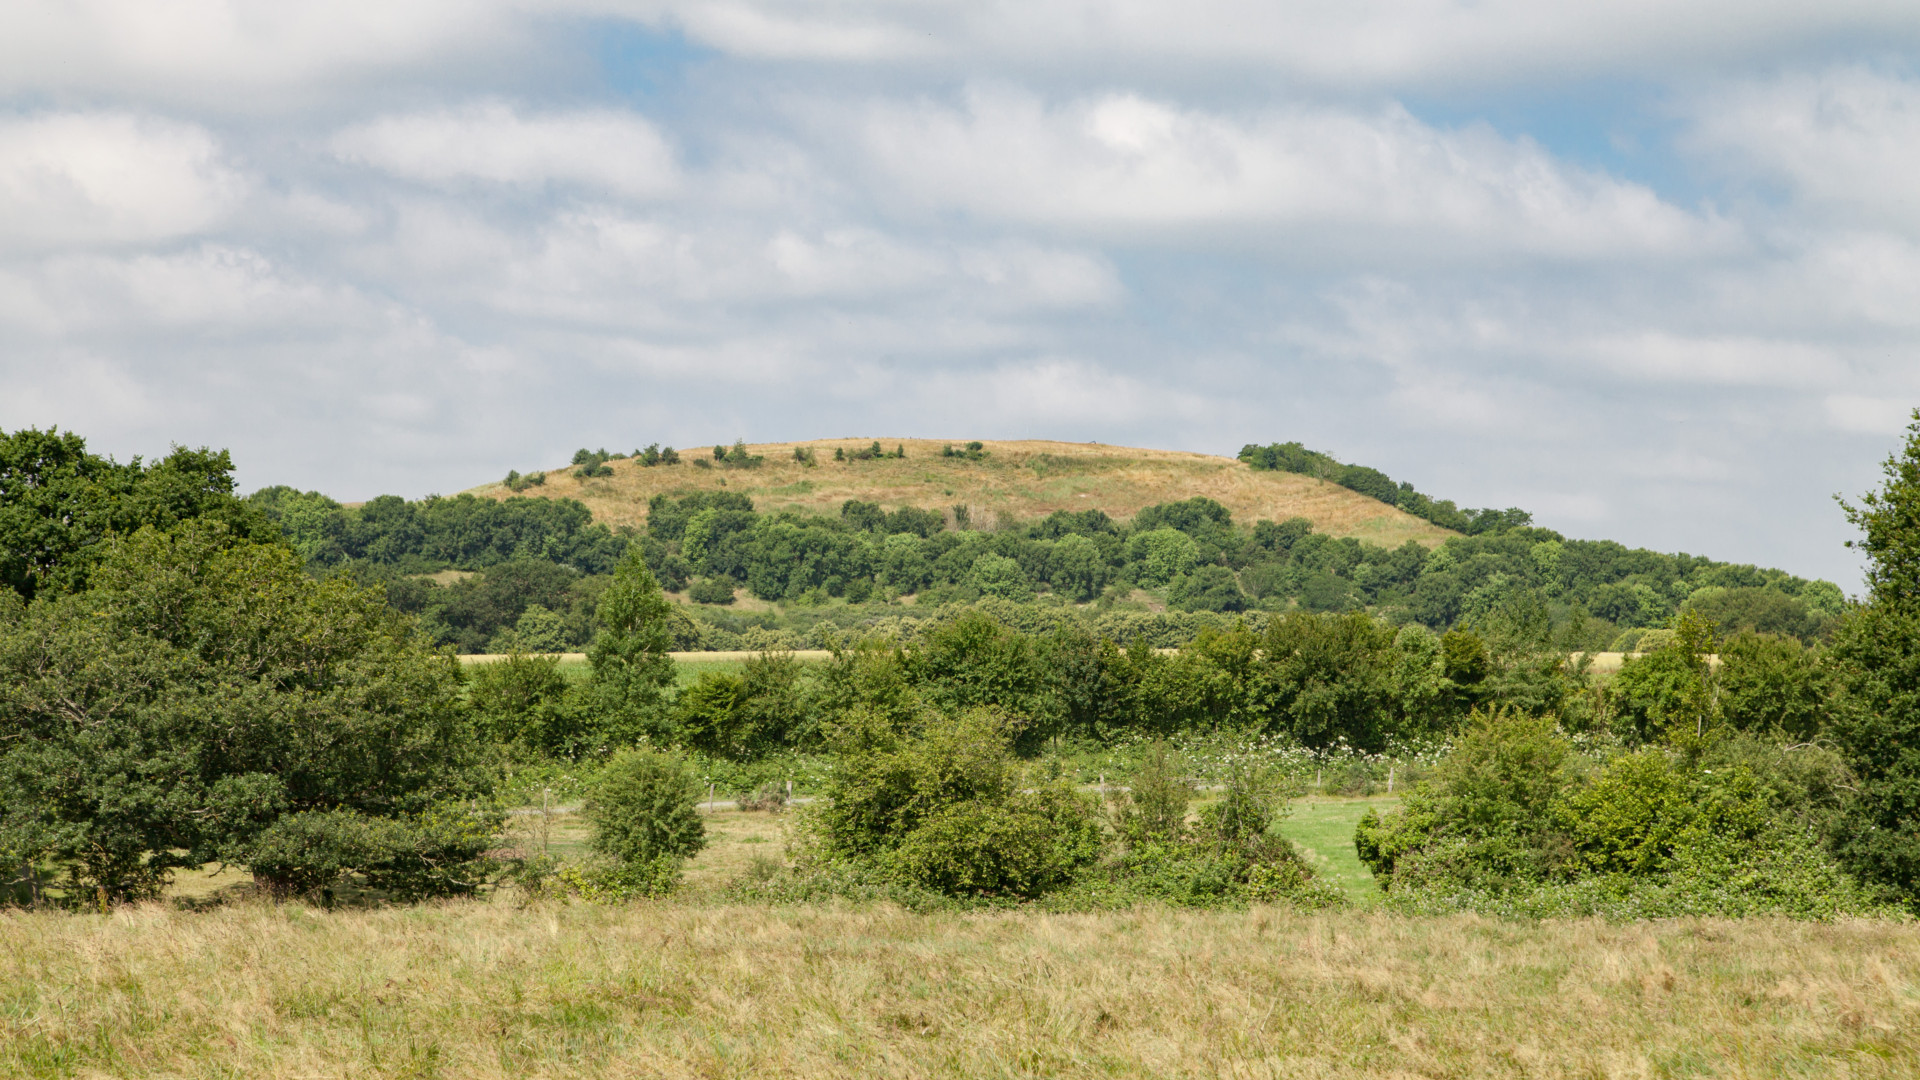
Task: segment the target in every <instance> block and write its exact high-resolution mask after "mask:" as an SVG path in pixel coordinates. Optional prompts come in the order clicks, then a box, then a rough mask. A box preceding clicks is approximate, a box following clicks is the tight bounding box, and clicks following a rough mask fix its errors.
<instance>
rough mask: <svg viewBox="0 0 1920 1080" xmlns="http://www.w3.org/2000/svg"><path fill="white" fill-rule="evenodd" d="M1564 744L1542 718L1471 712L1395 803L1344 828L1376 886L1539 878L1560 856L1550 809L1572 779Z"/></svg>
mask: <svg viewBox="0 0 1920 1080" xmlns="http://www.w3.org/2000/svg"><path fill="white" fill-rule="evenodd" d="M1578 780H1579V774H1578V771H1577V769H1576V767H1575V763H1574V755H1573V747H1572V746H1571V744H1569V743H1568V742H1567V741H1566V739H1565V738H1563V737H1561V736H1560V735H1559V734H1558V733H1557V732H1556V731H1555V730H1554V726H1553V723H1552V721H1551V720H1548V719H1544V718H1541V717H1533V716H1526V715H1522V714H1518V713H1514V712H1511V711H1508V710H1504V709H1496V710H1493V711H1491V712H1486V713H1479V714H1476V715H1475V716H1474V718H1473V719H1472V720H1471V721H1470V726H1469V727H1468V729H1467V730H1466V732H1465V733H1464V734H1462V735H1461V736H1460V738H1459V741H1458V742H1457V743H1456V744H1455V746H1454V750H1453V752H1452V753H1451V754H1449V755H1448V756H1447V757H1446V758H1445V759H1444V760H1443V761H1442V762H1441V763H1440V765H1439V767H1438V768H1437V769H1436V770H1435V772H1434V775H1433V776H1432V777H1431V778H1430V779H1428V780H1425V781H1423V782H1421V783H1420V784H1419V785H1418V786H1417V787H1416V788H1415V789H1414V790H1413V791H1412V792H1411V793H1410V794H1408V796H1407V798H1406V801H1405V802H1404V804H1403V805H1402V806H1401V808H1400V809H1398V810H1395V811H1392V812H1390V813H1388V814H1387V815H1385V816H1384V817H1383V816H1381V815H1379V814H1377V813H1376V812H1374V811H1371V810H1370V811H1368V812H1367V815H1366V816H1365V817H1364V818H1362V819H1361V821H1360V824H1359V827H1358V828H1357V829H1356V831H1355V834H1354V847H1355V849H1356V850H1357V851H1358V852H1359V855H1360V859H1361V861H1362V862H1364V863H1366V864H1367V866H1368V867H1369V868H1370V869H1371V870H1372V871H1373V875H1374V878H1375V879H1376V880H1377V881H1379V882H1380V883H1381V887H1382V888H1386V889H1394V888H1398V887H1399V886H1400V884H1401V882H1402V881H1403V880H1405V879H1408V878H1411V879H1413V880H1415V881H1416V882H1418V883H1422V884H1431V883H1434V882H1443V883H1446V884H1452V885H1459V884H1466V885H1483V884H1510V883H1512V882H1513V881H1515V880H1523V881H1525V880H1540V879H1542V878H1544V877H1546V876H1548V875H1549V874H1551V873H1552V872H1554V871H1555V870H1556V869H1557V867H1558V866H1559V864H1560V863H1561V862H1563V861H1564V859H1565V857H1566V856H1565V852H1566V842H1565V841H1564V839H1563V838H1562V837H1561V836H1560V835H1559V834H1558V833H1557V832H1556V831H1555V830H1554V826H1553V824H1552V811H1553V810H1554V808H1555V807H1557V806H1558V805H1559V803H1560V800H1561V799H1562V798H1563V797H1564V796H1565V794H1566V793H1567V792H1568V791H1569V790H1571V788H1572V787H1573V786H1574V785H1575V784H1576V783H1577V782H1578Z"/></svg>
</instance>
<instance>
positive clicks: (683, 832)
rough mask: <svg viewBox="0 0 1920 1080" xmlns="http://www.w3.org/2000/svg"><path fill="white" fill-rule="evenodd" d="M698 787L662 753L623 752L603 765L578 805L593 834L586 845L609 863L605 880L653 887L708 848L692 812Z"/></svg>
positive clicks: (686, 770)
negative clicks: (631, 881) (585, 796)
mask: <svg viewBox="0 0 1920 1080" xmlns="http://www.w3.org/2000/svg"><path fill="white" fill-rule="evenodd" d="M699 800H700V783H699V781H698V780H697V779H696V778H695V777H694V775H693V770H691V769H689V768H688V767H687V764H686V762H685V761H682V760H681V759H680V758H679V757H677V756H675V755H673V754H669V753H666V752H665V751H661V750H654V749H650V748H640V749H632V750H622V751H620V752H619V753H617V754H615V755H614V756H613V757H612V758H611V759H609V760H608V761H607V764H606V767H605V768H603V769H602V770H601V773H600V778H599V780H598V781H596V782H595V783H594V785H593V788H592V791H591V794H589V796H588V798H587V800H586V802H585V803H584V804H583V805H582V807H581V810H582V813H583V814H584V815H585V816H586V818H587V822H588V824H589V825H590V826H591V827H592V830H593V833H592V837H591V839H590V840H589V846H590V847H591V848H592V849H593V851H594V852H595V853H596V854H598V855H600V856H602V857H603V858H604V859H606V860H607V861H608V862H609V863H611V864H613V866H612V869H611V870H609V871H608V873H610V874H612V875H613V876H612V877H611V878H609V879H608V880H615V879H618V880H620V881H625V880H628V879H633V880H634V881H642V882H654V883H657V882H658V881H659V880H660V878H661V876H662V875H663V874H664V873H666V871H665V869H663V868H665V867H677V866H678V864H679V862H680V861H681V860H683V859H687V858H691V857H692V856H693V855H695V854H696V853H698V852H699V851H700V849H701V848H703V847H705V846H706V843H707V829H706V823H705V822H704V821H702V820H701V818H700V812H699V810H698V809H697V807H698V805H699Z"/></svg>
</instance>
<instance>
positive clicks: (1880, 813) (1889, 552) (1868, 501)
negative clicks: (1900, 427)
mask: <svg viewBox="0 0 1920 1080" xmlns="http://www.w3.org/2000/svg"><path fill="white" fill-rule="evenodd" d="M1884 472H1885V477H1886V482H1885V485H1884V486H1883V487H1882V488H1881V490H1879V491H1877V492H1871V493H1869V494H1867V495H1866V496H1864V497H1862V499H1861V500H1860V501H1861V505H1860V506H1859V507H1857V508H1856V507H1851V506H1848V507H1846V511H1847V518H1848V520H1849V521H1851V522H1852V523H1853V524H1854V525H1856V526H1857V527H1859V528H1860V529H1861V531H1862V532H1863V533H1864V534H1865V535H1864V536H1863V537H1862V538H1861V539H1859V540H1856V541H1854V542H1853V545H1854V547H1855V548H1856V549H1858V550H1861V551H1863V552H1865V554H1866V556H1867V559H1868V570H1867V584H1868V588H1869V595H1868V603H1867V605H1866V606H1865V607H1864V608H1862V609H1860V610H1857V611H1855V612H1852V613H1850V614H1849V615H1848V616H1847V617H1846V619H1845V620H1844V621H1843V623H1842V624H1841V626H1840V628H1839V630H1838V631H1837V632H1836V633H1835V635H1834V646H1833V656H1834V659H1835V660H1836V661H1837V662H1838V671H1839V684H1840V691H1841V693H1840V695H1839V698H1838V700H1837V702H1836V706H1835V709H1834V713H1833V720H1832V725H1831V728H1830V731H1831V732H1832V735H1833V738H1834V740H1835V743H1836V745H1837V746H1838V748H1839V750H1840V752H1841V754H1842V755H1843V756H1844V757H1845V758H1846V760H1847V764H1848V766H1849V767H1850V768H1851V769H1852V770H1853V772H1854V774H1855V776H1856V777H1857V778H1858V780H1857V782H1858V786H1859V793H1858V795H1857V796H1856V797H1855V798H1854V799H1853V800H1851V802H1850V804H1849V806H1848V810H1847V814H1846V817H1845V821H1844V825H1843V829H1842V835H1843V839H1842V840H1841V842H1840V843H1839V845H1838V850H1839V852H1840V855H1841V857H1842V859H1843V861H1844V862H1845V863H1846V864H1847V865H1848V867H1849V868H1851V869H1852V870H1853V871H1854V872H1855V873H1857V874H1859V875H1861V876H1862V877H1864V878H1866V879H1867V880H1869V881H1873V882H1877V883H1881V884H1883V885H1885V886H1887V887H1890V888H1892V889H1894V890H1896V891H1897V892H1898V893H1899V894H1900V895H1901V896H1902V898H1903V900H1904V901H1905V902H1906V903H1907V904H1908V905H1909V906H1913V907H1916V908H1920V410H1915V413H1914V422H1913V423H1912V424H1911V425H1909V426H1908V428H1907V439H1906V444H1905V446H1904V447H1903V449H1902V452H1901V453H1900V454H1899V455H1898V456H1890V457H1888V459H1887V461H1886V463H1885V466H1884ZM1843 505H1844V504H1843Z"/></svg>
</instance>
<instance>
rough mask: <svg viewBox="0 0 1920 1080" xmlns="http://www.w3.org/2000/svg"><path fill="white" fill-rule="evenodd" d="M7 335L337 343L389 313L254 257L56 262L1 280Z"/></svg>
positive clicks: (215, 253) (196, 254)
mask: <svg viewBox="0 0 1920 1080" xmlns="http://www.w3.org/2000/svg"><path fill="white" fill-rule="evenodd" d="M0 283H4V286H5V287H4V288H0V293H4V294H5V295H6V297H7V300H6V301H5V302H0V326H10V327H12V328H14V329H15V330H17V331H19V332H21V333H25V334H32V335H35V336H39V337H43V338H51V339H54V340H74V341H81V340H84V341H93V342H100V341H114V340H118V341H127V340H150V339H151V338H153V337H154V336H155V335H168V336H176V337H178V336H187V337H196V336H208V337H211V338H213V339H216V340H222V341H230V340H234V339H236V338H239V339H245V338H247V337H250V336H256V335H257V336H264V337H272V338H286V337H294V336H299V335H306V334H325V335H331V334H334V333H338V332H339V331H341V330H342V329H343V328H345V327H348V326H352V325H356V324H357V325H361V326H364V325H367V324H380V323H383V322H385V321H387V320H388V319H389V318H390V314H391V310H392V309H391V308H390V306H388V305H384V304H380V303H377V302H373V301H369V300H367V299H365V298H364V297H363V296H362V295H361V294H359V292H358V291H357V290H355V289H353V288H351V287H347V286H343V285H340V284H338V283H332V282H315V281H312V280H308V279H305V278H304V277H303V276H302V275H301V274H299V273H298V272H297V271H295V272H289V270H288V269H287V268H285V267H281V266H277V265H275V264H274V262H273V260H271V259H269V258H268V257H266V256H264V255H262V254H260V253H259V252H257V251H253V250H250V249H247V248H241V247H233V246H229V245H222V244H201V245H196V246H195V247H193V248H191V249H188V250H185V251H179V252H170V253H165V254H155V253H142V254H134V255H98V254H90V255H59V256H54V257H50V258H47V259H43V260H38V261H35V262H33V263H30V264H27V265H24V266H20V267H15V268H13V269H11V270H10V271H5V272H0Z"/></svg>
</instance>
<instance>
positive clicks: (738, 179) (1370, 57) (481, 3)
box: [0, 0, 1920, 592]
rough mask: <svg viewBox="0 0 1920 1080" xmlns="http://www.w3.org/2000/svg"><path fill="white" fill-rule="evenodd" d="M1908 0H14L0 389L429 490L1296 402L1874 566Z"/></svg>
mask: <svg viewBox="0 0 1920 1080" xmlns="http://www.w3.org/2000/svg"><path fill="white" fill-rule="evenodd" d="M1916 58H1920V5H1915V4H1914V3H1912V0H1824V2H1820V3H1811V2H1796V3H1782V2H1776V0H1738V2H1735V0H1694V2H1691V3H1688V4H1673V3H1670V2H1654V0H1622V2H1605V3H1602V2H1586V0H1565V2H1561V3H1554V4H1542V3H1538V2H1537V0H1524V2H1523V0H1477V2H1471V3H1469V2H1464V0H1340V2H1331V0H1308V2H1298V0H1260V2H1242V0H1184V2H1182V3H1177V4H1176V3H1171V2H1158V3H1147V2H1141V0H1110V2H1104V3H1100V2H1092V0H1020V2H1018V3H1004V2H998V0H970V2H965V3H960V2H947V0H890V2H884V3H883V2H879V0H817V2H816V0H784V2H778V3H776V2H771V0H706V2H701V3H684V2H679V0H457V2H456V0H378V2H373V0H330V2H328V3H325V4H318V3H300V2H290V0H273V2H264V0H263V2H254V0H9V2H8V3H7V4H5V5H4V6H3V7H0V428H4V429H6V430H14V429H17V428H21V427H26V426H34V427H40V428H46V427H50V426H57V427H59V428H61V429H65V430H72V431H76V432H79V433H80V434H82V435H84V436H86V437H87V439H88V440H89V444H90V445H91V446H92V447H93V448H95V449H96V450H99V451H102V452H106V453H111V454H113V455H115V456H116V457H118V458H119V459H121V460H126V459H128V458H130V457H132V456H134V455H145V456H147V457H149V458H151V457H153V456H156V455H160V454H164V453H165V452H166V451H167V449H168V447H169V446H170V445H173V444H183V445H190V446H200V445H209V446H213V447H216V448H218V447H224V448H228V449H230V450H231V451H232V452H233V455H234V459H235V461H236V464H237V466H238V477H239V480H240V483H241V485H242V487H243V488H244V489H249V490H250V489H252V488H257V487H260V486H264V485H268V484H276V483H285V484H292V485H294V486H296V487H300V488H302V489H317V490H321V491H324V492H327V493H329V494H331V495H334V496H335V497H337V498H340V499H343V500H359V499H365V498H368V497H370V496H373V495H375V494H381V493H395V494H401V495H406V496H409V497H418V496H422V495H426V494H428V493H431V492H451V491H457V490H460V489H463V488H467V487H471V486H474V485H476V484H479V483H482V482H485V481H488V480H492V479H496V478H497V477H499V476H501V475H504V474H505V473H506V471H507V470H508V469H510V468H511V469H520V470H522V471H530V470H532V469H534V468H539V467H542V466H552V465H558V464H561V463H564V462H565V461H566V460H567V459H568V458H569V457H570V456H571V454H572V452H573V450H574V449H575V448H577V447H582V446H586V447H593V448H599V447H605V448H607V449H610V450H616V451H619V450H631V449H634V448H635V447H639V446H644V445H646V444H648V443H652V442H660V443H665V444H671V445H677V446H683V447H685V446H699V445H710V444H713V443H715V442H731V441H732V440H733V439H735V438H745V439H746V440H748V441H750V442H760V441H775V440H789V439H804V438H825V437H841V436H880V437H885V436H915V437H927V438H953V439H969V438H1051V439H1063V440H1072V441H1099V442H1104V443H1113V444H1122V445H1135V446H1152V447H1164V448H1173V449H1186V450H1194V451H1201V452H1207V453H1218V454H1228V455H1231V454H1233V453H1235V452H1236V451H1237V450H1238V449H1239V447H1240V446H1241V445H1242V444H1244V443H1248V442H1257V443H1263V444H1264V443H1269V442H1277V441H1289V440H1299V441H1301V442H1304V443H1305V444H1306V445H1308V446H1309V447H1312V448H1315V449H1319V450H1323V451H1326V452H1328V453H1331V454H1333V455H1334V456H1336V457H1338V458H1340V459H1342V460H1345V461H1350V462H1358V463H1362V464H1367V465H1371V466H1374V467H1376V468H1379V469H1381V470H1383V471H1385V472H1386V473H1388V474H1389V475H1391V476H1392V477H1394V478H1395V479H1396V480H1405V481H1411V482H1412V483H1413V484H1414V485H1415V486H1416V487H1418V488H1419V489H1420V490H1422V491H1424V492H1427V493H1429V494H1431V495H1433V496H1435V497H1440V498H1452V499H1454V500H1456V501H1457V502H1459V503H1460V504H1462V505H1467V506H1499V507H1506V506H1519V507H1523V508H1526V509H1528V510H1530V511H1532V512H1533V514H1534V517H1535V520H1536V522H1537V523H1539V524H1542V525H1545V526H1548V527H1551V528H1554V529H1557V530H1560V531H1561V532H1563V533H1565V534H1567V535H1568V536H1573V537H1583V538H1594V539H1601V538H1604V539H1613V540H1619V541H1621V542H1623V543H1627V544H1629V545H1632V546H1645V547H1652V548H1656V549H1659V550H1663V551H1688V552H1692V553H1695V554H1706V555H1711V556H1713V557H1715V558H1719V559H1726V560H1731V561H1738V562H1753V563H1758V564H1761V565H1768V566H1779V567H1783V568H1785V569H1787V570H1790V571H1793V572H1795V573H1799V574H1804V575H1808V576H1818V577H1825V578H1828V579H1829V580H1833V581H1835V582H1837V583H1839V584H1840V585H1841V586H1842V587H1843V588H1845V589H1846V590H1847V591H1849V592H1856V591H1858V589H1859V586H1860V569H1859V563H1858V560H1857V557H1856V556H1855V555H1854V553H1853V552H1851V551H1849V550H1848V549H1847V548H1846V547H1845V546H1844V544H1845V541H1846V540H1847V539H1848V538H1849V536H1850V535H1852V533H1851V529H1850V527H1849V526H1848V525H1847V524H1846V521H1845V518H1844V516H1843V514H1842V513H1841V511H1840V508H1839V506H1838V505H1836V503H1835V501H1834V496H1835V495H1836V494H1842V495H1846V496H1848V497H1855V496H1857V495H1858V494H1860V493H1862V492H1864V491H1867V490H1870V489H1871V488H1872V487H1874V486H1875V485H1876V484H1877V482H1878V479H1879V467H1880V463H1881V461H1882V460H1884V459H1885V457H1886V456H1887V455H1888V454H1889V453H1891V452H1892V451H1893V450H1895V449H1896V448H1897V446H1898V444H1899V441H1900V437H1901V432H1902V430H1903V428H1904V427H1905V425H1906V423H1907V422H1908V419H1909V414H1910V412H1911V410H1912V409H1913V408H1914V407H1915V406H1916V405H1920V180H1917V179H1916V177H1917V176H1920V168H1917V167H1920V64H1916Z"/></svg>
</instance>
